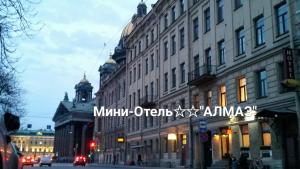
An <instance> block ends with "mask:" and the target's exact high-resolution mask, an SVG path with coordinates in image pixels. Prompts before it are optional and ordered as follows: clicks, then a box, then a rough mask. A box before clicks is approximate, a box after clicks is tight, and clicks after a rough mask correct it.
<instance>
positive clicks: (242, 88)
mask: <svg viewBox="0 0 300 169" xmlns="http://www.w3.org/2000/svg"><path fill="white" fill-rule="evenodd" d="M238 86H239V91H238V93H239V102H240V103H242V102H245V101H247V82H246V78H245V77H242V78H239V81H238Z"/></svg>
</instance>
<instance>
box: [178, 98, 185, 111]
mask: <svg viewBox="0 0 300 169" xmlns="http://www.w3.org/2000/svg"><path fill="white" fill-rule="evenodd" d="M179 104H180V107H181V108H182V109H185V99H184V98H183V99H180V101H179Z"/></svg>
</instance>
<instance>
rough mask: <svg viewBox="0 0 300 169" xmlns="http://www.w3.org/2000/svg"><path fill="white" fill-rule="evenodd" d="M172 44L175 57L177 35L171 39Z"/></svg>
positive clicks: (172, 52) (172, 53)
mask: <svg viewBox="0 0 300 169" xmlns="http://www.w3.org/2000/svg"><path fill="white" fill-rule="evenodd" d="M171 43H172V48H171V55H174V54H175V53H176V36H175V35H173V36H172V37H171Z"/></svg>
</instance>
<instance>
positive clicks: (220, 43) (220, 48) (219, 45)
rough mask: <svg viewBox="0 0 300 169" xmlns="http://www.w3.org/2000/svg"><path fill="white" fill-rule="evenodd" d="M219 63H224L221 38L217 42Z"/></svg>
mask: <svg viewBox="0 0 300 169" xmlns="http://www.w3.org/2000/svg"><path fill="white" fill-rule="evenodd" d="M218 55H219V65H223V64H225V41H224V40H221V41H220V42H219V43H218Z"/></svg>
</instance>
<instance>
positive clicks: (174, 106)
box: [171, 102, 177, 121]
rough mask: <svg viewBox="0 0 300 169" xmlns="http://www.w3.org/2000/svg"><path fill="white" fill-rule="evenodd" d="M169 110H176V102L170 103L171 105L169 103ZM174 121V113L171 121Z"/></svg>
mask: <svg viewBox="0 0 300 169" xmlns="http://www.w3.org/2000/svg"><path fill="white" fill-rule="evenodd" d="M171 109H172V110H175V109H177V107H176V102H172V103H171ZM174 120H176V114H175V113H174V114H173V116H172V121H174Z"/></svg>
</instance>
